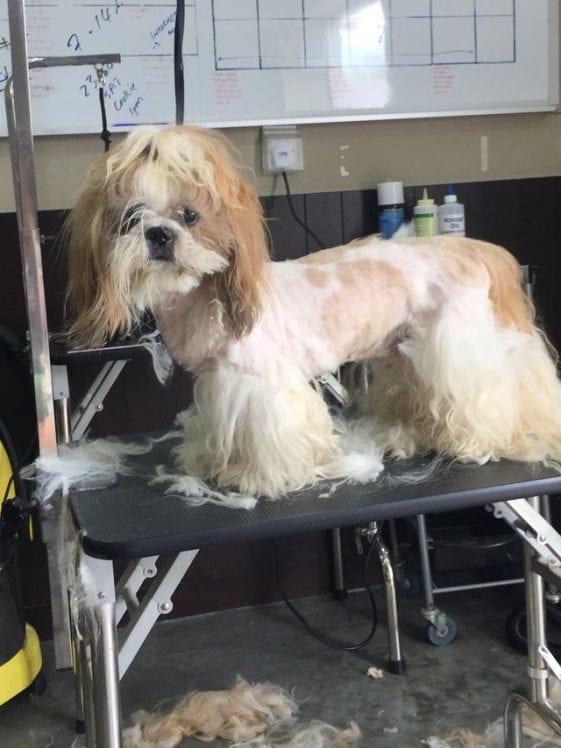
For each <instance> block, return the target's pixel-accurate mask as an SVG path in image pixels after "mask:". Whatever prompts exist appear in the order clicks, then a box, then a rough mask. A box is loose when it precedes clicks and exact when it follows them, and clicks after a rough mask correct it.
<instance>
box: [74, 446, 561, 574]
mask: <svg viewBox="0 0 561 748" xmlns="http://www.w3.org/2000/svg"><path fill="white" fill-rule="evenodd" d="M135 441H137V439H135ZM173 445H174V442H170V441H165V442H161V443H159V444H156V445H155V446H154V448H153V450H152V452H150V453H149V454H147V455H142V456H140V457H136V458H131V459H130V461H129V464H131V465H133V466H134V467H135V469H137V470H138V474H135V475H133V476H128V477H126V478H120V479H119V481H118V482H117V483H116V484H115V485H114V486H111V487H109V488H103V489H89V490H85V491H73V492H71V496H70V506H71V510H72V514H73V517H74V521H75V524H76V527H77V529H78V530H79V532H80V534H81V536H82V545H83V548H84V550H85V551H86V552H87V553H88V554H90V555H92V556H96V557H98V558H106V559H109V558H110V559H116V558H129V559H132V558H140V557H142V556H154V555H160V554H165V553H177V552H179V551H186V550H191V549H194V548H201V547H203V546H206V545H210V544H216V543H227V542H230V541H231V542H234V541H239V540H249V539H257V538H270V537H274V536H280V535H288V534H296V533H299V532H309V531H315V530H325V529H329V528H334V527H344V526H352V525H358V524H362V523H364V522H370V521H374V520H384V519H395V518H398V517H408V516H413V515H416V514H424V513H432V512H442V511H449V510H453V509H462V508H466V507H472V506H482V505H484V504H489V503H493V502H495V501H503V500H506V499H516V498H525V497H528V496H534V495H543V494H553V493H561V475H559V473H557V472H556V471H555V470H553V469H550V468H546V467H544V466H542V465H528V464H525V463H518V462H508V461H502V462H495V463H489V464H487V465H483V466H479V465H456V464H454V465H450V466H444V467H441V468H440V469H438V470H437V471H436V474H435V475H433V477H432V478H430V479H428V480H425V481H423V482H422V483H417V484H409V483H406V482H401V483H400V482H399V476H400V475H403V474H404V473H410V472H411V471H413V470H415V469H417V468H419V467H421V466H422V465H424V464H426V460H422V459H413V460H398V461H394V462H391V463H389V464H388V465H387V470H386V472H385V474H384V475H382V476H381V477H380V478H379V479H378V480H377V481H375V482H371V483H365V484H352V483H349V482H343V483H339V484H338V485H336V487H335V488H333V487H331V486H330V484H329V483H323V484H321V485H318V486H316V487H314V488H313V489H307V490H304V491H299V492H296V493H292V494H289V495H287V496H285V497H283V498H281V499H279V500H277V501H270V500H267V499H260V500H259V501H258V503H257V506H256V507H255V508H254V509H251V510H244V509H231V508H228V507H223V506H216V505H214V504H204V505H201V506H192V505H190V504H189V503H188V502H187V501H186V500H185V498H182V497H180V496H170V495H165V494H164V488H165V486H164V487H162V486H161V485H160V486H150V485H149V479H150V477H152V476H153V475H154V474H155V468H156V466H157V465H160V464H165V463H167V464H168V465H171V460H170V450H171V448H172V447H173ZM330 489H332V490H330Z"/></svg>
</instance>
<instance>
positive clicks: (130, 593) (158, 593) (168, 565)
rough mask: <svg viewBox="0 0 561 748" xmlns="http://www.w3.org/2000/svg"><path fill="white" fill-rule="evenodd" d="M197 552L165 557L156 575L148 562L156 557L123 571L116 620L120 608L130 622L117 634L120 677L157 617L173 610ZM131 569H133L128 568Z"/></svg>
mask: <svg viewBox="0 0 561 748" xmlns="http://www.w3.org/2000/svg"><path fill="white" fill-rule="evenodd" d="M198 552H199V551H198V550H192V551H182V552H181V553H178V554H177V555H175V556H169V557H168V556H166V557H165V558H163V559H162V560H160V561H159V563H158V566H157V573H156V574H155V575H153V574H152V573H151V570H152V569H153V568H155V567H154V566H153V565H152V563H151V562H155V561H156V559H158V557H157V556H152V557H150V558H149V559H141V560H140V561H138V562H135V563H133V564H129V568H128V569H127V571H125V580H123V579H121V580H120V581H119V585H118V587H117V609H118V616H119V617H118V618H117V619H116V620H120V618H121V617H122V616H121V613H122V614H123V615H124V612H125V611H124V610H123V606H125V609H126V612H128V614H129V622H128V623H127V624H126V625H125V626H123V627H121V628H120V629H119V634H118V638H119V677H120V678H122V677H123V676H124V674H125V673H126V672H127V670H128V668H129V666H130V664H131V663H132V661H133V660H134V658H135V657H136V655H137V654H138V651H139V649H140V647H141V646H142V644H143V643H144V642H145V641H146V638H147V636H148V634H149V633H150V631H152V629H153V627H154V624H155V623H156V621H157V620H158V618H159V617H160V615H167V614H168V613H171V611H172V610H173V603H172V602H171V597H172V595H173V593H174V592H175V590H176V589H177V587H178V585H179V583H180V582H181V580H182V579H183V577H184V576H185V574H186V573H187V571H188V569H189V567H190V566H191V564H192V563H193V561H194V560H195V558H196V556H197V554H198ZM147 561H149V563H148V564H146V562H147ZM131 566H133V567H134V568H133V569H130V567H131ZM147 571H148V573H146V572H147ZM146 579H151V581H150V583H149V587H148V589H147V590H146V591H145V592H144V595H143V596H142V601H141V602H139V600H138V597H137V593H138V591H139V589H140V587H141V586H142V584H143V583H144V582H145V581H146Z"/></svg>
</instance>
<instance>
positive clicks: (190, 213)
mask: <svg viewBox="0 0 561 748" xmlns="http://www.w3.org/2000/svg"><path fill="white" fill-rule="evenodd" d="M181 217H182V218H183V222H184V223H185V224H187V226H194V225H195V224H196V223H197V221H198V220H199V214H198V213H197V211H196V210H191V208H185V209H184V210H183V212H182V214H181Z"/></svg>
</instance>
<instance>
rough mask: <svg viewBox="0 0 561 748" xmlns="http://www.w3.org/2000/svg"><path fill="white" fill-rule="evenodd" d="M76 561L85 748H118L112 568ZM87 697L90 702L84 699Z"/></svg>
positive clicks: (98, 562) (94, 561)
mask: <svg viewBox="0 0 561 748" xmlns="http://www.w3.org/2000/svg"><path fill="white" fill-rule="evenodd" d="M79 557H80V560H79V570H78V573H79V577H80V579H81V580H82V582H81V585H80V586H81V589H80V590H79V593H80V594H79V595H78V599H77V601H76V604H77V608H78V610H77V612H76V613H75V614H76V615H77V617H78V619H79V622H80V630H81V633H82V636H83V641H82V642H81V647H80V649H81V659H82V662H81V665H82V675H83V678H84V695H85V697H86V698H85V701H86V708H85V716H86V740H87V745H88V746H90V745H92V746H96V748H121V746H122V738H121V702H120V692H119V665H118V647H117V631H116V625H115V583H114V581H113V564H112V562H111V561H102V560H99V559H94V558H91V557H90V556H87V555H86V554H84V553H83V552H82V551H80V554H79ZM76 592H78V590H77V591H76ZM90 695H91V700H90V699H89V698H88V697H89V696H90ZM88 702H89V703H88ZM93 736H95V737H93Z"/></svg>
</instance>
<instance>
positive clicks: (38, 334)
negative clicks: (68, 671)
mask: <svg viewBox="0 0 561 748" xmlns="http://www.w3.org/2000/svg"><path fill="white" fill-rule="evenodd" d="M8 16H9V28H10V52H11V62H12V76H11V77H10V78H9V79H8V80H7V82H6V88H5V92H4V100H5V105H6V119H7V124H8V137H9V144H10V159H11V165H12V179H13V186H14V198H15V204H16V213H17V218H18V233H19V243H20V252H21V257H22V267H23V280H24V292H25V300H26V307H27V318H28V324H29V345H30V351H31V368H32V373H33V386H34V396H35V408H36V412H37V435H38V447H39V454H40V456H49V455H54V454H56V451H57V435H56V424H55V415H54V403H53V381H52V374H51V360H50V353H49V336H48V327H47V312H46V303H45V289H44V284H43V264H42V259H41V241H40V233H39V222H38V207H37V185H36V180H35V163H34V153H33V131H32V123H31V99H30V92H29V69H30V68H38V67H55V66H61V65H62V66H66V65H84V64H88V65H91V64H107V63H109V62H119V61H120V56H119V55H93V56H87V57H82V58H80V57H74V58H72V57H61V58H56V57H37V58H33V59H31V60H28V55H27V35H26V22H25V10H24V3H23V0H8ZM56 522H57V517H56V513H55V512H54V511H48V510H45V509H43V510H42V512H41V527H42V535H43V539H44V541H45V543H46V544H47V554H48V563H49V585H50V597H51V605H52V615H53V633H54V640H55V653H56V663H57V667H58V668H67V667H70V666H71V664H72V652H71V644H70V629H69V621H68V610H67V603H66V599H65V597H66V591H65V589H64V587H63V584H62V580H61V579H60V578H59V573H58V568H57V563H58V556H59V550H60V549H59V548H58V544H57V542H56V537H57V531H56Z"/></svg>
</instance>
